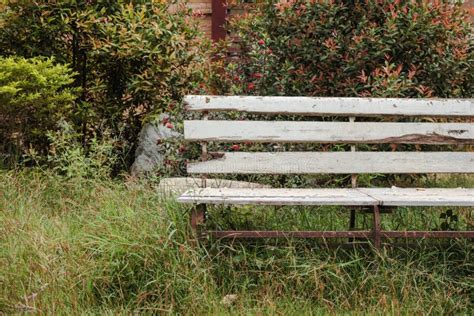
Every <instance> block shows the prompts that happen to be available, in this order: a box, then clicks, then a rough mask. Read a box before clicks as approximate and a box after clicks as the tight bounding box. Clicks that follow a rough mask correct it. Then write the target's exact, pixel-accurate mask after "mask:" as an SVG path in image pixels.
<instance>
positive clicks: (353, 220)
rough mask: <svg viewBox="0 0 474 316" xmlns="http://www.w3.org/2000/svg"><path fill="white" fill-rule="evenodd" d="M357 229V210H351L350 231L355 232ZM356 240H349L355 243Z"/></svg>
mask: <svg viewBox="0 0 474 316" xmlns="http://www.w3.org/2000/svg"><path fill="white" fill-rule="evenodd" d="M355 227H356V209H354V208H353V209H351V217H350V219H349V230H355ZM354 241H355V239H354V238H349V242H354Z"/></svg>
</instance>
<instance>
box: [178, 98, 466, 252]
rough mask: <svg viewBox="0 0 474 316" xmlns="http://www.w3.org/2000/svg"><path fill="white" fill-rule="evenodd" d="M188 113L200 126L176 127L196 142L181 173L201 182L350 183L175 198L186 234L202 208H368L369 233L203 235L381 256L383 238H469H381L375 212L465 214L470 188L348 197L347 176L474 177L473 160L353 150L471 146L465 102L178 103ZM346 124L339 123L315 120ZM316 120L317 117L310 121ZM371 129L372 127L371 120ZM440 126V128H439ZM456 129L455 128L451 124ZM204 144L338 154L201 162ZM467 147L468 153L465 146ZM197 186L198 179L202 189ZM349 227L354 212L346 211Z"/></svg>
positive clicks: (362, 191) (209, 157) (363, 191)
mask: <svg viewBox="0 0 474 316" xmlns="http://www.w3.org/2000/svg"><path fill="white" fill-rule="evenodd" d="M185 102H186V104H187V110H188V111H191V112H200V113H202V114H203V119H202V120H189V121H185V122H184V133H185V139H186V140H188V141H196V142H201V143H202V148H203V155H202V161H200V162H193V163H190V164H189V165H188V173H190V174H201V175H203V179H205V175H207V174H321V173H328V174H351V175H352V188H350V189H347V188H341V189H230V188H228V189H226V188H221V189H218V188H204V189H194V190H190V191H188V192H186V193H184V194H183V195H182V196H181V197H179V199H178V201H179V202H182V203H192V204H194V205H195V207H193V210H192V212H191V213H192V214H191V226H192V228H193V229H194V230H196V229H198V228H199V226H200V225H201V224H203V223H204V220H205V211H206V205H207V204H228V205H237V204H255V205H340V206H349V207H365V208H367V207H370V208H371V210H373V215H374V222H373V229H372V230H370V231H209V232H207V233H208V234H211V235H213V236H215V237H219V238H224V237H227V238H229V237H230V238H237V237H247V238H250V237H252V238H253V237H319V238H330V237H350V238H358V237H361V238H369V237H371V238H373V239H374V244H375V246H376V247H380V245H381V239H382V238H390V237H468V238H473V237H474V232H473V231H403V232H402V231H382V230H381V227H380V212H381V209H383V208H385V207H398V206H464V207H473V206H474V189H473V188H453V189H443V188H404V189H402V188H357V183H356V174H363V173H369V174H373V173H385V174H392V173H393V174H422V173H471V174H472V173H474V152H472V151H451V150H448V151H436V152H433V151H430V152H420V151H397V152H381V151H377V152H368V151H355V149H356V144H436V145H459V144H464V145H473V144H474V123H473V118H474V102H473V100H472V99H459V100H457V99H382V98H380V99H371V98H313V97H252V96H248V97H239V96H187V97H186V98H185ZM229 111H237V112H244V113H251V114H264V115H267V116H268V119H269V120H265V121H262V120H259V121H252V120H246V121H231V120H208V119H207V118H208V114H209V112H229ZM275 115H291V116H304V117H308V118H309V120H306V121H281V120H278V121H277V120H271V118H272V117H274V116H275ZM327 116H337V117H348V121H347V122H328V121H321V120H315V117H327ZM356 117H377V118H383V117H392V118H396V117H401V118H404V119H405V121H406V120H407V118H414V117H418V118H426V117H429V118H437V117H443V118H447V119H451V121H453V120H452V119H453V118H454V119H455V121H456V122H450V123H444V122H443V123H432V122H426V120H418V122H393V120H390V122H373V121H372V122H356ZM316 119H317V118H316ZM379 121H380V120H379ZM444 121H447V120H444ZM460 121H462V122H460ZM208 142H221V143H243V142H260V143H323V144H329V143H340V144H351V145H352V146H351V149H352V150H351V151H346V152H283V151H282V152H237V151H233V152H223V153H208V152H207V143H208ZM467 147H469V146H467ZM203 182H205V180H203ZM352 212H353V213H352V215H351V216H352V218H351V228H353V225H354V223H353V222H354V216H355V211H352Z"/></svg>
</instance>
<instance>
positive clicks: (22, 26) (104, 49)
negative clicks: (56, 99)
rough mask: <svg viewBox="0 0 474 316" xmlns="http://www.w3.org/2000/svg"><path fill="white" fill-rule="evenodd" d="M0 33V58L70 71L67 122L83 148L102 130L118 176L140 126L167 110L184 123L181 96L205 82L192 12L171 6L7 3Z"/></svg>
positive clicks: (139, 1)
mask: <svg viewBox="0 0 474 316" xmlns="http://www.w3.org/2000/svg"><path fill="white" fill-rule="evenodd" d="M0 26H1V30H2V31H1V32H0V56H22V57H25V58H32V57H37V56H43V57H44V56H46V57H54V58H55V63H60V64H67V65H68V66H70V67H71V68H72V70H73V71H74V72H75V75H74V82H73V84H72V86H74V87H78V88H81V90H82V92H81V94H79V96H78V99H77V100H76V102H74V103H73V102H70V104H68V105H67V108H70V109H72V110H73V112H74V114H75V116H74V119H73V120H70V122H69V123H71V124H72V126H73V127H74V128H75V129H76V131H77V132H78V133H80V134H81V136H82V142H83V146H84V147H85V148H87V146H88V144H89V141H90V140H91V139H93V138H94V137H100V135H101V134H102V133H103V132H104V131H106V133H109V134H110V133H112V136H113V137H114V138H117V139H119V141H118V142H116V143H115V148H114V151H115V153H116V155H118V156H119V157H120V159H119V160H118V161H120V162H122V163H123V164H121V165H119V166H118V168H119V169H126V168H128V167H129V165H130V163H131V159H132V158H133V153H134V149H135V146H136V142H137V135H138V133H139V131H140V128H141V126H142V124H143V122H144V121H146V120H149V119H152V118H153V117H154V116H155V115H156V114H159V113H161V112H163V111H166V112H169V113H171V114H172V115H173V116H177V117H181V116H182V111H181V106H180V105H181V103H180V101H181V99H182V96H183V95H184V94H186V93H187V92H189V91H190V90H192V89H194V88H196V87H197V86H198V85H199V84H200V82H202V71H203V70H202V69H204V66H203V65H204V64H205V61H206V52H205V50H204V49H203V48H204V47H205V42H206V41H205V40H204V39H203V37H202V36H201V34H200V33H199V31H198V29H197V27H196V25H195V24H194V19H192V12H191V11H190V10H187V9H185V8H184V6H179V7H177V9H176V10H174V12H173V13H172V14H171V13H170V3H169V2H168V1H154V0H153V1H150V0H136V1H126V0H123V1H122V0H120V1H112V2H110V1H102V0H95V1H76V0H70V1H53V2H51V1H34V2H32V1H9V0H7V1H5V4H4V7H3V8H1V10H0ZM57 67H59V66H57ZM14 75H16V74H14ZM62 84H63V85H70V84H71V82H69V81H68V80H64V81H63V82H62ZM65 108H66V107H65ZM61 110H63V108H62V109H61ZM61 113H62V112H61V111H58V113H56V114H57V115H61ZM2 116H3V114H2V113H0V118H1V117H2ZM64 119H70V118H69V117H68V116H64ZM24 136H25V137H27V136H28V135H24ZM41 136H42V137H43V139H44V138H46V131H44V130H43V131H42V135H41ZM42 149H43V150H44V149H45V148H44V147H43V148H42Z"/></svg>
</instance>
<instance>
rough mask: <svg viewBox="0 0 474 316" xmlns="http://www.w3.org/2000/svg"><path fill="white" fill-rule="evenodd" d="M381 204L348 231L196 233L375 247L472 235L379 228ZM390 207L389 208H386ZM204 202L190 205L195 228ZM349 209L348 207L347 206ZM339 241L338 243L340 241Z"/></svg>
mask: <svg viewBox="0 0 474 316" xmlns="http://www.w3.org/2000/svg"><path fill="white" fill-rule="evenodd" d="M382 210H383V208H381V207H380V206H378V205H375V206H373V210H372V212H373V226H372V230H352V231H268V230H267V231H262V230H241V231H238V230H221V231H213V230H211V231H206V232H204V231H203V232H201V234H200V236H201V237H204V236H206V235H207V236H210V237H213V238H219V239H238V238H245V239H250V238H251V239H254V238H322V239H326V238H349V240H351V241H352V242H353V243H354V242H357V241H361V240H362V241H365V240H372V243H373V245H374V247H375V248H376V249H380V248H381V247H382V239H383V238H474V231H383V230H382V227H381V214H382V213H383V212H382ZM391 210H392V208H390V211H391ZM205 211H206V205H205V204H199V205H197V206H196V208H194V209H193V213H192V214H195V215H192V218H191V226H192V228H193V230H194V231H195V232H196V231H198V228H199V226H200V225H202V224H204V221H205ZM351 211H352V210H351ZM341 245H342V243H341Z"/></svg>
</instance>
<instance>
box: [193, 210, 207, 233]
mask: <svg viewBox="0 0 474 316" xmlns="http://www.w3.org/2000/svg"><path fill="white" fill-rule="evenodd" d="M190 220H191V229H192V231H193V234H194V235H195V236H196V237H198V238H199V237H200V235H201V232H200V226H202V225H203V224H204V223H205V221H206V204H198V205H196V206H195V207H193V209H192V210H191V218H190Z"/></svg>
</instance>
